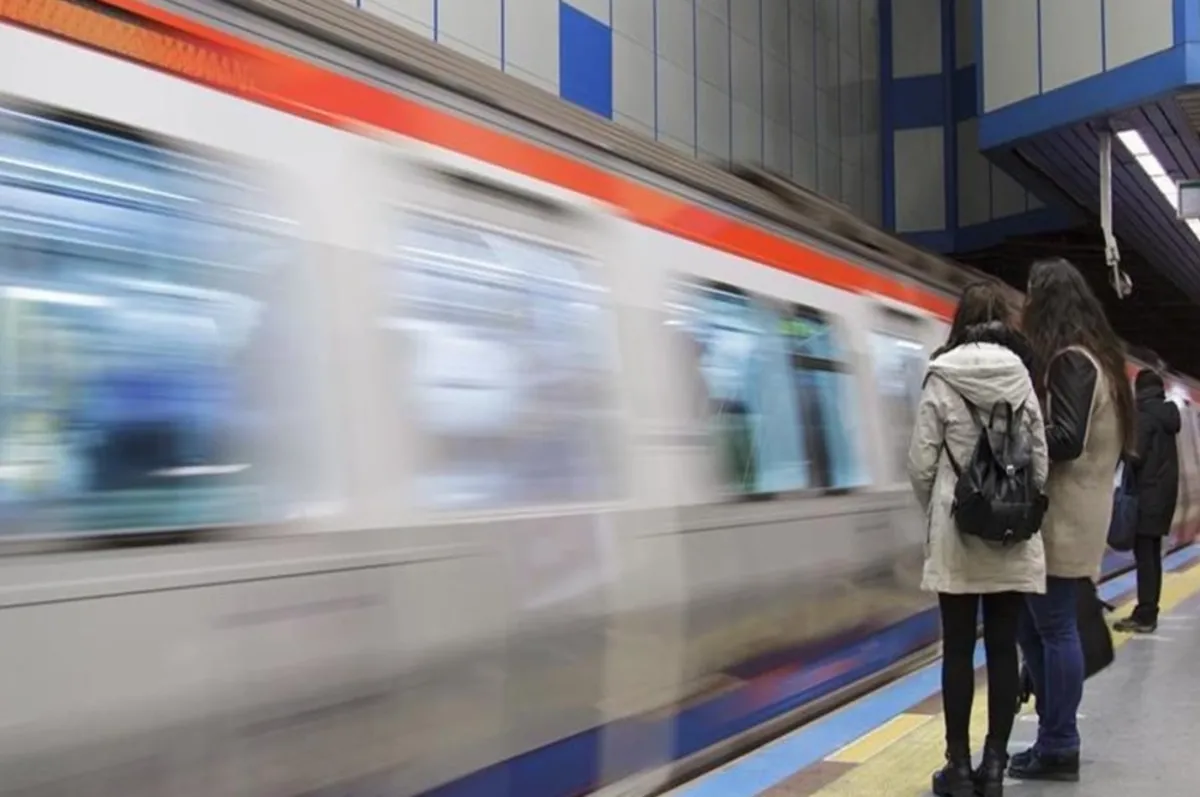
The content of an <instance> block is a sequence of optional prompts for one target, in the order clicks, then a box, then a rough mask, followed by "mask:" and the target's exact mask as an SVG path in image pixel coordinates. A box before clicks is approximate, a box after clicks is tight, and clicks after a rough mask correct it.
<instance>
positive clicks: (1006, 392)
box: [908, 343, 1049, 594]
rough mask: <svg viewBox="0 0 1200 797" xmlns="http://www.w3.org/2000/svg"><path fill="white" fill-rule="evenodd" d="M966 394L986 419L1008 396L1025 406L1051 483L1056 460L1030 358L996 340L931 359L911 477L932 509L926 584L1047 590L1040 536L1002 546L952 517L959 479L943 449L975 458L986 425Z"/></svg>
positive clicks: (1040, 475) (1041, 471) (1037, 458)
mask: <svg viewBox="0 0 1200 797" xmlns="http://www.w3.org/2000/svg"><path fill="white" fill-rule="evenodd" d="M964 399H966V400H968V401H970V402H971V403H972V404H973V405H974V406H975V407H976V408H978V411H979V413H980V415H981V417H983V418H987V417H988V414H989V413H990V411H991V409H992V406H993V405H994V404H996V403H997V402H999V401H1008V402H1009V403H1010V404H1012V406H1013V408H1014V409H1015V408H1017V407H1020V406H1021V405H1024V411H1023V413H1022V415H1021V416H1020V418H1021V422H1022V423H1023V424H1024V425H1025V428H1026V432H1027V433H1028V434H1029V436H1030V437H1029V439H1030V441H1031V444H1032V454H1033V467H1034V478H1035V479H1036V481H1037V484H1038V485H1039V487H1041V486H1043V485H1044V484H1045V482H1046V473H1047V470H1048V468H1049V462H1048V459H1047V455H1046V434H1045V429H1044V428H1043V422H1042V412H1041V407H1040V406H1039V404H1038V400H1037V396H1036V394H1035V393H1034V389H1033V384H1032V382H1031V381H1030V379H1029V374H1028V371H1027V370H1026V369H1025V365H1024V363H1022V362H1021V359H1020V358H1019V357H1018V356H1017V355H1016V354H1014V353H1013V352H1012V351H1011V350H1009V349H1007V348H1005V347H1003V346H1000V345H998V344H995V343H970V344H965V345H962V346H959V347H957V348H954V349H951V350H950V351H948V352H946V353H944V354H942V355H941V356H939V357H937V358H936V359H935V360H933V362H931V363H930V364H929V371H928V376H927V378H926V380H925V387H924V390H923V391H922V393H921V403H920V406H919V407H918V409H917V423H916V428H915V429H914V430H913V436H912V444H911V445H910V447H909V453H908V475H909V479H910V480H911V481H912V485H913V490H914V492H915V493H916V496H917V500H918V501H919V502H920V504H921V506H922V508H924V510H925V516H926V522H927V529H928V531H927V536H926V543H925V569H924V577H923V579H922V583H921V586H922V589H925V590H927V591H929V592H945V593H951V594H971V593H989V592H1009V591H1012V592H1026V593H1040V592H1045V591H1046V556H1045V550H1044V547H1043V541H1042V537H1041V535H1040V534H1038V535H1034V537H1033V538H1032V539H1030V540H1028V541H1026V542H1023V543H1018V544H1016V545H1013V546H1010V547H1001V546H999V545H996V544H994V543H990V542H986V541H984V540H981V539H978V538H976V537H970V536H966V535H963V534H961V533H960V532H959V530H958V527H957V526H956V525H955V523H954V519H953V517H951V514H950V511H951V506H952V505H953V503H954V488H955V485H956V484H957V482H958V478H957V476H956V475H955V473H954V468H953V466H952V465H951V464H950V461H949V459H948V458H947V457H946V455H945V452H944V451H943V449H942V444H943V443H945V444H946V446H947V447H948V448H949V449H950V452H951V453H952V454H953V455H954V459H955V460H956V461H957V462H958V463H960V464H965V463H967V462H969V461H970V460H971V455H972V453H973V451H974V449H975V443H976V441H977V440H978V437H979V426H978V425H977V423H976V422H975V420H974V418H973V417H972V416H971V413H970V410H969V409H968V408H967V405H966V403H965V402H964Z"/></svg>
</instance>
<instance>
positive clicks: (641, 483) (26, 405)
mask: <svg viewBox="0 0 1200 797" xmlns="http://www.w3.org/2000/svg"><path fill="white" fill-rule="evenodd" d="M331 13H332V12H331ZM338 13H353V10H352V9H345V10H343V11H339V12H338ZM373 24H375V25H381V24H382V23H378V22H376V23H373ZM230 27H234V26H232V25H224V26H222V25H217V24H216V23H204V24H202V23H200V22H197V21H196V19H195V18H190V17H183V16H178V15H175V14H172V13H168V12H166V11H163V10H161V9H159V8H155V7H151V6H148V5H143V4H141V3H139V2H136V0H100V2H95V3H90V4H77V3H72V2H66V0H40V1H39V2H28V3H23V2H19V3H5V4H2V5H0V330H3V332H0V520H2V525H0V529H2V534H0V639H3V640H4V644H3V645H0V673H3V678H0V795H9V794H12V795H23V796H24V797H35V796H36V797H56V796H57V795H68V794H69V795H81V794H88V795H104V796H105V797H107V796H108V795H114V796H115V795H121V797H161V796H162V795H171V796H172V797H212V795H221V796H222V797H282V796H285V795H286V796H287V797H301V795H307V796H308V797H318V795H323V796H326V797H333V796H334V795H339V796H341V795H345V796H346V797H351V796H354V797H358V796H359V795H362V796H365V795H388V796H389V797H391V796H392V795H439V796H440V797H451V795H453V796H454V797H458V796H460V795H462V796H464V797H465V796H467V795H489V796H495V795H519V797H567V796H568V795H579V794H585V793H592V792H601V793H607V794H623V795H640V794H652V793H655V792H656V791H660V790H662V789H664V788H666V787H668V786H669V785H670V784H671V783H672V782H674V781H675V780H677V779H678V778H680V777H682V776H684V775H686V774H687V773H689V772H692V771H695V769H696V768H698V767H702V766H706V765H709V764H711V763H712V762H713V761H715V760H719V758H720V757H721V756H724V755H728V754H730V753H731V752H734V751H736V750H738V749H740V748H741V747H742V746H744V745H746V744H748V743H750V742H751V741H753V740H754V739H756V738H761V737H762V736H763V735H765V734H769V733H772V732H775V731H777V730H778V729H780V728H783V727H786V726H788V725H789V724H795V723H797V722H799V721H801V720H802V719H803V718H804V717H806V716H810V715H812V714H813V713H815V712H818V711H822V710H826V709H828V708H829V707H830V706H832V705H834V704H836V703H837V702H839V701H843V700H845V699H847V698H848V696H850V695H852V694H854V693H856V692H858V691H861V690H862V689H865V688H867V687H869V686H870V685H871V684H873V683H878V682H879V681H880V680H881V679H884V678H887V677H889V676H890V675H891V674H894V673H895V672H897V671H898V670H899V669H902V668H905V667H908V666H912V665H913V663H914V662H917V661H920V660H922V659H921V657H922V656H923V655H925V652H926V651H928V649H929V648H930V646H931V645H932V644H933V643H935V642H936V640H937V633H938V629H937V619H936V615H935V614H934V612H933V610H932V604H931V602H930V601H929V599H928V598H927V597H926V596H924V595H922V594H920V593H919V592H918V591H917V589H916V586H917V583H918V580H919V571H920V565H921V559H922V545H923V537H924V532H923V528H922V521H921V518H920V517H919V513H918V511H917V510H916V509H915V507H914V505H913V502H912V500H911V497H910V491H909V488H908V485H907V483H906V479H905V476H904V468H903V460H904V455H905V452H906V448H907V442H908V436H909V431H910V429H911V423H912V417H913V412H914V407H915V400H916V397H917V395H918V392H919V389H920V384H921V379H922V375H923V369H924V366H925V361H926V358H927V356H928V352H930V351H931V350H932V349H933V348H934V347H935V346H936V345H937V344H938V343H939V342H940V341H941V340H942V339H943V338H944V335H945V333H946V330H947V319H948V317H949V315H950V313H951V312H952V310H953V301H954V300H953V297H954V292H955V289H956V286H957V285H956V283H955V282H954V281H953V279H952V278H961V277H962V276H963V272H962V271H961V270H958V269H956V268H955V267H952V266H950V265H948V264H945V263H944V262H942V261H936V262H935V261H934V260H933V259H932V258H927V260H928V263H929V268H928V269H927V271H926V272H925V273H923V274H920V273H914V270H913V269H912V268H911V267H909V266H910V265H911V264H906V263H904V262H901V260H902V258H898V257H897V256H895V255H894V254H889V253H887V252H884V251H879V250H875V254H874V255H871V254H870V253H871V251H872V250H870V249H868V248H867V247H865V246H863V245H861V243H858V242H855V241H853V240H851V239H850V238H849V237H847V236H842V238H841V239H840V240H841V243H838V241H839V238H838V236H839V235H841V234H840V233H838V234H830V235H825V236H823V237H820V238H818V237H815V236H813V235H810V234H808V233H806V232H802V231H801V229H803V228H804V227H805V224H804V222H803V219H800V218H799V214H795V215H796V216H797V220H796V223H795V224H794V225H792V226H788V225H786V224H784V223H782V222H781V221H780V219H779V218H768V217H766V216H765V215H762V214H759V215H755V214H751V213H748V212H747V211H746V210H745V208H744V207H738V206H736V205H735V203H732V202H730V201H728V200H726V199H722V198H718V197H715V196H711V195H710V196H706V195H704V194H702V193H700V192H698V191H697V190H696V189H695V188H694V187H692V186H688V185H685V184H683V183H682V182H680V181H675V182H672V181H671V180H669V179H667V178H665V177H663V176H662V175H653V174H650V173H649V172H647V171H646V170H644V169H641V170H639V169H638V168H634V167H633V166H632V165H631V164H630V163H628V162H623V161H622V160H621V159H619V158H616V157H614V156H613V155H612V154H611V153H609V154H606V153H605V152H602V151H600V150H599V149H595V148H593V149H590V150H589V149H588V148H587V147H586V146H585V145H583V144H580V142H579V141H569V140H568V139H567V137H565V136H559V137H557V138H556V137H555V135H554V134H553V133H552V132H549V131H546V130H542V131H541V133H540V134H539V135H538V136H537V137H535V136H533V135H532V134H530V135H525V134H523V133H521V132H519V131H520V129H521V128H519V127H518V126H516V123H515V122H513V123H512V124H508V125H505V124H501V123H497V122H495V121H485V120H482V119H481V118H478V117H475V118H473V117H471V116H470V115H464V114H461V113H458V112H457V111H453V112H452V110H450V109H449V108H447V107H443V106H442V105H439V101H438V100H436V99H430V97H429V95H428V94H425V95H422V94H420V93H419V92H412V91H410V92H408V93H403V92H401V93H397V92H393V91H389V90H385V89H384V88H381V87H379V86H377V85H374V84H373V83H372V82H370V81H368V80H366V79H362V80H355V79H351V78H349V77H346V76H344V75H342V74H340V73H338V72H337V71H334V70H332V69H329V68H326V67H317V66H314V65H312V64H310V63H308V62H306V61H302V60H300V59H299V58H297V57H295V56H294V55H291V54H285V53H281V52H276V51H272V50H268V49H265V48H264V47H263V46H261V45H260V44H259V43H257V42H256V41H252V40H251V38H250V37H249V34H247V38H235V37H233V36H231V35H229V34H228V33H226V32H225V31H224V30H223V29H222V28H230ZM389 35H399V34H395V33H393V34H389ZM511 121H512V120H510V122H511ZM663 157H664V159H666V156H665V155H664V156H663ZM747 190H749V189H747ZM808 226H809V227H810V228H811V227H812V226H813V225H812V224H811V220H810V223H809V224H808ZM893 246H894V247H897V248H898V247H901V245H900V244H899V243H894V244H893ZM895 251H899V249H895ZM1198 387H1200V385H1197V384H1196V383H1194V382H1191V381H1189V380H1186V379H1183V378H1179V377H1171V390H1172V395H1173V396H1174V397H1175V399H1176V400H1177V401H1178V402H1179V403H1180V404H1181V406H1183V407H1184V408H1185V411H1184V417H1185V426H1184V429H1185V431H1184V434H1183V437H1182V446H1181V457H1182V459H1183V467H1182V469H1181V474H1182V480H1183V482H1184V484H1183V485H1182V486H1183V489H1182V491H1181V494H1180V495H1181V497H1180V504H1179V510H1178V515H1177V517H1176V525H1175V531H1174V540H1175V541H1176V542H1177V543H1179V542H1186V541H1190V540H1191V539H1193V538H1194V536H1195V534H1196V532H1197V530H1200V437H1198V435H1200V412H1198V411H1197V408H1196V405H1195V404H1194V403H1193V397H1194V396H1195V395H1196V393H1195V391H1196V389H1197V388H1198ZM1127 566H1128V561H1127V559H1123V558H1122V557H1118V556H1115V555H1114V556H1113V557H1112V558H1111V560H1110V561H1109V562H1108V563H1107V565H1106V567H1107V569H1108V571H1109V572H1113V571H1115V570H1117V569H1120V568H1123V567H1127Z"/></svg>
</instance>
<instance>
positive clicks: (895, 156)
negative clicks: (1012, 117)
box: [880, 0, 1063, 252]
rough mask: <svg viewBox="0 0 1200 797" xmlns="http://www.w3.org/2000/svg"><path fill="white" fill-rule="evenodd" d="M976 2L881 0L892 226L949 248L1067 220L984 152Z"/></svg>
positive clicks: (887, 222)
mask: <svg viewBox="0 0 1200 797" xmlns="http://www.w3.org/2000/svg"><path fill="white" fill-rule="evenodd" d="M1021 1H1023V0H1021ZM1056 1H1057V0H1056ZM976 3H977V0H880V16H881V31H882V33H881V35H882V36H883V42H882V44H883V62H884V63H883V69H882V73H881V74H882V76H881V80H882V86H883V91H882V103H883V106H882V108H883V109H882V113H881V118H882V135H883V148H884V226H885V227H888V228H890V229H893V230H895V231H896V232H898V233H900V234H903V235H905V236H906V237H908V238H910V239H911V240H913V241H914V242H917V243H920V244H922V245H924V246H927V247H929V248H931V249H934V250H936V251H942V252H955V251H968V250H970V249H976V248H983V247H985V246H990V245H992V244H994V243H997V242H998V241H999V240H1001V239H1002V238H1004V237H1006V236H1009V235H1014V234H1020V233H1025V232H1035V231H1038V230H1042V229H1048V228H1051V227H1054V226H1058V225H1060V224H1061V223H1062V221H1063V219H1062V217H1061V214H1058V213H1056V212H1055V211H1053V210H1051V209H1049V208H1047V207H1046V206H1045V205H1044V204H1043V203H1042V201H1041V200H1040V199H1039V198H1038V197H1037V196H1035V195H1034V194H1033V193H1032V192H1030V191H1028V190H1026V189H1025V188H1024V187H1022V185H1021V184H1020V183H1018V182H1017V181H1016V180H1015V179H1013V178H1012V177H1011V176H1009V175H1008V174H1007V173H1006V172H1005V171H1004V170H1003V169H1001V168H1000V167H999V166H997V165H996V164H994V163H992V162H991V161H990V160H989V159H988V158H987V157H986V156H985V155H984V154H983V152H981V148H980V141H979V126H980V119H979V100H978V80H979V77H978V75H979V73H978V70H977V65H976V47H975V36H976V29H977V28H976V25H975V20H976V15H975V5H976Z"/></svg>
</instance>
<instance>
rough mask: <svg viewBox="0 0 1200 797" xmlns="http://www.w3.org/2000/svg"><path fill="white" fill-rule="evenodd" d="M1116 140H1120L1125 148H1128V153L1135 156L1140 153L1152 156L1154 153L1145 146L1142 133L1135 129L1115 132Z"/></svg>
mask: <svg viewBox="0 0 1200 797" xmlns="http://www.w3.org/2000/svg"><path fill="white" fill-rule="evenodd" d="M1117 140H1118V141H1120V142H1121V143H1122V144H1123V145H1124V146H1125V149H1127V150H1129V154H1130V155H1132V156H1133V157H1135V158H1137V157H1139V156H1141V155H1149V156H1150V157H1152V158H1153V157H1154V153H1152V152H1151V151H1150V147H1148V146H1146V141H1145V139H1143V138H1142V134H1141V133H1139V132H1138V131H1136V130H1122V131H1121V132H1120V133H1117Z"/></svg>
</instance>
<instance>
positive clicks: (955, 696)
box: [938, 592, 1025, 754]
mask: <svg viewBox="0 0 1200 797" xmlns="http://www.w3.org/2000/svg"><path fill="white" fill-rule="evenodd" d="M1024 600H1025V596H1024V595H1022V594H1021V593H1019V592H996V593H990V594H986V595H948V594H946V593H940V594H939V595H938V603H939V604H940V606H941V610H942V646H943V656H944V658H943V659H942V704H943V707H944V710H945V712H946V746H947V748H948V749H949V750H950V751H951V752H955V753H958V754H967V753H969V751H970V749H971V739H970V728H971V703H972V702H973V699H974V697H975V661H974V659H975V640H976V632H977V630H978V628H979V626H978V620H979V603H980V601H982V602H983V644H984V650H985V651H986V653H987V674H988V738H987V744H988V746H989V747H991V748H993V749H996V750H1007V749H1008V739H1009V736H1011V735H1012V729H1013V719H1014V717H1015V716H1016V709H1017V691H1018V689H1019V687H1020V665H1019V664H1018V662H1017V622H1018V620H1019V619H1020V617H1021V605H1022V603H1023V601H1024Z"/></svg>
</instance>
